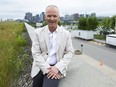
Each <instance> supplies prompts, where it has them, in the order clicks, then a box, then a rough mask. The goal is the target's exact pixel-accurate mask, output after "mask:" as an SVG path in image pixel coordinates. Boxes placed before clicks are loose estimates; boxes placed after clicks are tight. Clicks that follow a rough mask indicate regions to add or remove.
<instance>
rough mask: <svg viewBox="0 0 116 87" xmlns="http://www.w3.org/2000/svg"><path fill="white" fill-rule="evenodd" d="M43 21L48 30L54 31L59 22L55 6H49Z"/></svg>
mask: <svg viewBox="0 0 116 87" xmlns="http://www.w3.org/2000/svg"><path fill="white" fill-rule="evenodd" d="M45 20H46V21H47V23H48V27H49V29H50V30H55V29H56V28H57V25H58V21H59V20H60V16H59V11H58V8H57V7H55V6H49V7H47V9H46V13H45Z"/></svg>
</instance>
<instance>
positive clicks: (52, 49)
mask: <svg viewBox="0 0 116 87" xmlns="http://www.w3.org/2000/svg"><path fill="white" fill-rule="evenodd" d="M57 33H58V28H57V29H56V30H55V31H54V32H52V33H51V32H50V31H49V52H48V58H47V62H48V63H49V64H50V65H54V64H56V63H57V55H56V44H57V39H56V37H57Z"/></svg>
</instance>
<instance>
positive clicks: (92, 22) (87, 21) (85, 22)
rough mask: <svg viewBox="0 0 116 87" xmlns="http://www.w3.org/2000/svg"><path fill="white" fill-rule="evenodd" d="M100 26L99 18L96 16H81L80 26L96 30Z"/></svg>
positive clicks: (84, 28) (80, 27) (83, 28)
mask: <svg viewBox="0 0 116 87" xmlns="http://www.w3.org/2000/svg"><path fill="white" fill-rule="evenodd" d="M97 26H98V20H97V18H96V17H90V18H84V17H83V18H80V19H79V23H78V28H79V29H82V30H95V29H96V28H97Z"/></svg>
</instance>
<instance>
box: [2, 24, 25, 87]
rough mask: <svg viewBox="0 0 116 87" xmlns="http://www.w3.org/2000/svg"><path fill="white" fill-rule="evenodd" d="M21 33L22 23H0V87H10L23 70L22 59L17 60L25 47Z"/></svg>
mask: <svg viewBox="0 0 116 87" xmlns="http://www.w3.org/2000/svg"><path fill="white" fill-rule="evenodd" d="M23 32H25V30H24V24H23V23H18V22H0V87H10V85H11V82H13V81H14V80H15V79H16V78H17V77H18V76H19V75H20V72H21V71H22V69H23V62H22V61H23V58H21V59H20V58H19V57H20V53H23V50H22V48H23V47H24V46H26V45H27V41H26V40H25V39H24V38H23V37H22V33H23Z"/></svg>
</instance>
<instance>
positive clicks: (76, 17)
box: [72, 13, 79, 21]
mask: <svg viewBox="0 0 116 87" xmlns="http://www.w3.org/2000/svg"><path fill="white" fill-rule="evenodd" d="M78 19H79V14H78V13H75V14H72V20H73V21H77V20H78Z"/></svg>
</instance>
